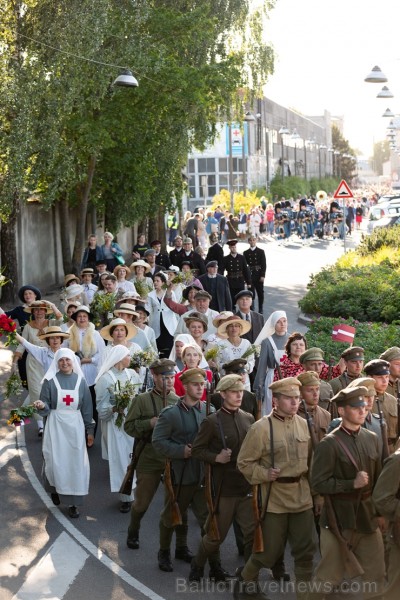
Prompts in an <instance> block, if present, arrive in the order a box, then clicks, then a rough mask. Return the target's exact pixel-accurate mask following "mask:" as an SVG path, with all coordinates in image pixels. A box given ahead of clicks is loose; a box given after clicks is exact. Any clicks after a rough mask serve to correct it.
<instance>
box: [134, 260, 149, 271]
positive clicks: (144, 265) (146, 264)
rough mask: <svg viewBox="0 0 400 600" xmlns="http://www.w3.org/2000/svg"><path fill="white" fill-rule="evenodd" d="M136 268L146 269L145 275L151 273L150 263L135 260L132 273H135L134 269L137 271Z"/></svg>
mask: <svg viewBox="0 0 400 600" xmlns="http://www.w3.org/2000/svg"><path fill="white" fill-rule="evenodd" d="M136 267H144V270H145V273H148V272H149V271H151V267H150V265H149V263H147V262H146V261H145V260H142V259H140V260H135V262H133V263H132V264H131V266H130V269H131V271H133V270H134V269H136Z"/></svg>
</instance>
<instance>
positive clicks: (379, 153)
mask: <svg viewBox="0 0 400 600" xmlns="http://www.w3.org/2000/svg"><path fill="white" fill-rule="evenodd" d="M389 159H390V148H389V140H383V142H376V143H375V144H374V154H373V157H372V161H373V170H374V171H375V173H376V174H377V175H383V163H385V162H387V161H388V160H389Z"/></svg>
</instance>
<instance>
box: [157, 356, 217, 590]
mask: <svg viewBox="0 0 400 600" xmlns="http://www.w3.org/2000/svg"><path fill="white" fill-rule="evenodd" d="M180 380H181V381H182V384H183V387H184V389H185V396H184V397H183V398H180V399H179V400H178V402H177V403H176V404H175V405H170V406H167V408H164V409H163V410H162V411H161V413H160V416H159V418H158V421H157V423H156V426H155V428H154V431H153V438H152V439H153V448H154V450H155V451H156V452H158V453H159V454H160V455H162V456H165V457H166V458H167V459H170V460H171V463H172V465H171V466H172V471H173V473H174V485H173V489H174V494H175V499H176V501H177V503H178V506H179V510H180V513H181V515H183V514H186V512H187V510H188V508H189V506H190V507H191V509H192V511H193V513H194V515H195V517H196V519H197V522H198V524H199V526H200V528H201V529H203V527H204V525H205V522H206V519H207V516H208V509H207V504H206V500H205V494H204V487H202V485H201V482H202V481H203V476H204V473H203V465H202V463H201V462H200V461H199V460H197V459H196V458H194V457H193V456H192V442H193V440H194V438H195V437H196V435H197V433H198V431H199V428H200V424H201V423H202V421H203V420H204V419H205V418H206V416H207V415H206V404H205V402H201V398H202V395H203V391H204V386H205V381H206V372H205V371H203V369H198V368H194V369H188V370H187V371H185V372H184V373H182V375H181V376H180ZM173 531H174V529H173V527H172V525H171V497H170V496H169V494H168V491H167V490H166V494H165V503H164V508H163V511H162V513H161V517H160V550H159V552H158V565H159V568H160V569H161V570H162V571H167V572H169V571H172V570H173V567H172V562H171V553H170V546H171V541H172V534H173ZM175 558H180V559H182V560H184V561H185V562H191V560H192V558H193V554H192V553H191V552H190V550H189V549H188V547H187V546H185V547H184V548H182V547H181V548H177V549H176V552H175ZM209 562H210V579H214V580H215V581H225V579H226V572H225V571H224V570H223V569H222V567H221V565H220V562H219V555H218V553H217V554H216V555H215V556H212V557H210V559H209Z"/></svg>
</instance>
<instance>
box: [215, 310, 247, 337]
mask: <svg viewBox="0 0 400 600" xmlns="http://www.w3.org/2000/svg"><path fill="white" fill-rule="evenodd" d="M232 323H240V325H241V326H242V332H241V334H240V335H241V336H242V335H244V334H245V333H247V332H248V331H250V329H251V323H250V321H245V320H244V319H241V318H240V317H238V316H236V315H233V316H232V317H228V318H227V319H225V321H224V322H223V323H221V324H220V325H218V327H217V333H218V335H219V336H220V337H221V338H222V339H224V340H226V339H228V334H227V332H226V328H227V327H228V325H232Z"/></svg>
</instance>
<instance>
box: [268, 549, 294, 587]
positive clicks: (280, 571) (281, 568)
mask: <svg viewBox="0 0 400 600" xmlns="http://www.w3.org/2000/svg"><path fill="white" fill-rule="evenodd" d="M271 571H272V577H273V578H274V579H275V581H290V575H289V573H287V572H286V571H285V562H284V555H283V554H282V556H280V557H279V558H278V560H277V561H276V563H275V564H274V566H273V567H272V569H271Z"/></svg>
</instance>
